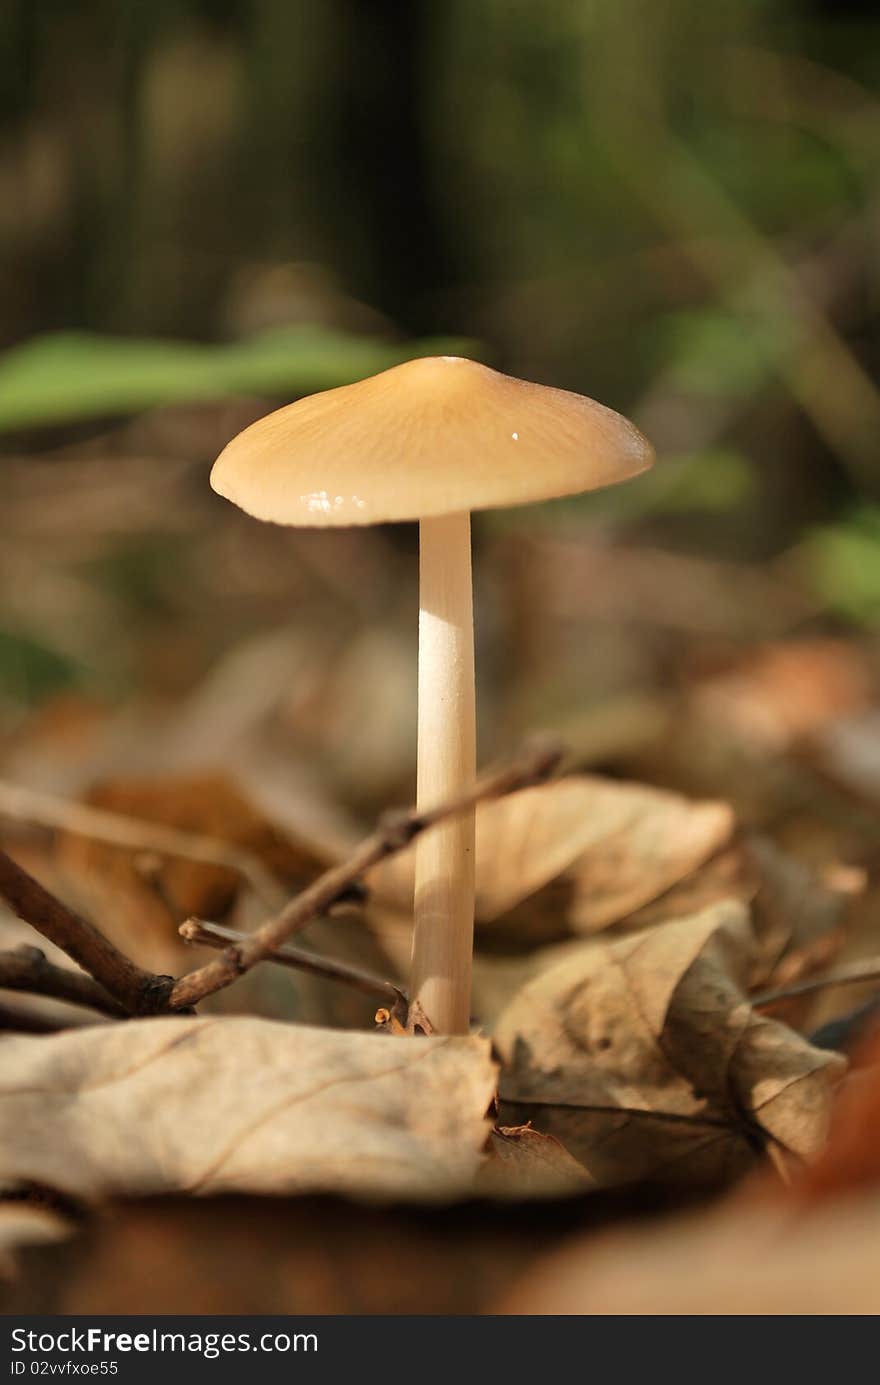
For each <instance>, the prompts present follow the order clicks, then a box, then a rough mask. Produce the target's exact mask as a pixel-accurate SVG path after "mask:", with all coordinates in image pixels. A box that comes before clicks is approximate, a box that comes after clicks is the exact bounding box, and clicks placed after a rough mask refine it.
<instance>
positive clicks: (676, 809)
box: [370, 774, 733, 939]
mask: <svg viewBox="0 0 880 1385" xmlns="http://www.w3.org/2000/svg"><path fill="white" fill-rule="evenodd" d="M732 830H733V814H732V812H731V810H730V808H729V807H728V806H727V805H726V804H724V803H714V802H700V803H698V802H693V801H691V800H689V799H687V798H684V797H682V795H681V794H676V793H670V792H668V791H667V790H665V789H656V788H651V787H649V786H648V785H644V784H623V783H620V782H618V781H617V780H613V779H603V778H601V777H600V776H598V775H588V774H582V775H573V776H571V777H570V778H566V779H559V780H555V781H553V782H551V783H549V784H541V785H538V786H536V787H534V788H530V789H523V790H522V791H521V792H520V793H515V794H510V795H509V796H508V797H506V798H502V799H497V800H495V801H493V802H488V803H481V804H480V805H479V806H478V808H477V829H476V831H477V847H476V859H477V866H476V889H477V901H476V915H477V922H478V923H481V924H484V925H486V924H495V923H497V924H498V925H499V926H502V925H503V927H504V928H509V929H512V930H515V931H517V932H519V933H525V934H526V935H527V936H530V937H533V938H545V939H546V938H554V937H557V938H558V937H562V936H565V935H566V934H570V933H581V934H583V933H593V932H597V931H598V930H599V929H602V928H605V927H607V926H608V925H609V924H611V923H615V922H617V920H619V919H621V918H624V917H626V915H628V914H630V913H632V912H633V910H635V909H638V908H640V907H641V906H642V905H644V904H647V903H648V902H649V901H650V900H652V899H656V898H657V896H658V895H661V894H663V893H664V892H665V891H666V890H668V889H670V887H671V886H673V885H674V884H676V882H677V881H679V880H681V879H683V878H684V877H685V876H687V875H689V874H690V873H691V872H692V871H693V870H695V869H696V867H697V866H699V865H701V864H702V863H703V862H704V861H705V860H707V859H708V858H709V857H710V856H711V855H712V854H713V853H714V852H715V851H717V850H718V849H719V847H721V846H722V845H723V844H724V843H725V842H726V841H727V839H728V838H729V836H730V834H731V832H732ZM370 883H371V885H372V887H373V889H374V890H375V892H376V894H377V895H380V896H382V895H384V896H387V897H388V898H389V899H392V898H393V899H397V900H400V901H404V900H411V899H412V855H411V853H406V854H405V855H401V856H400V857H398V858H396V859H395V860H392V861H389V862H388V863H386V864H385V865H383V866H382V867H380V868H379V869H378V870H377V871H375V872H374V873H373V876H372V878H371V882H370ZM514 911H515V913H514Z"/></svg>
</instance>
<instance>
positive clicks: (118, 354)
mask: <svg viewBox="0 0 880 1385" xmlns="http://www.w3.org/2000/svg"><path fill="white" fill-rule="evenodd" d="M468 349H469V348H468V344H467V343H462V342H454V341H446V340H444V341H430V342H416V343H413V344H411V345H409V346H407V348H406V349H400V348H395V347H394V346H390V345H386V344H385V343H382V342H377V341H372V340H370V339H369V338H358V337H355V336H352V335H351V334H350V333H345V332H340V331H333V330H330V329H329V328H324V327H314V326H309V327H291V328H276V329H275V330H274V331H268V332H263V333H261V334H260V335H259V336H255V337H251V338H248V339H247V340H245V341H242V342H235V343H232V344H230V345H228V346H196V345H190V344H188V343H184V342H175V341H145V340H141V339H137V338H134V339H126V338H111V337H99V336H95V335H93V334H88V333H84V332H55V333H51V334H49V335H47V336H43V337H37V338H36V339H35V340H33V341H30V342H27V343H26V344H25V345H24V346H20V347H17V348H16V349H15V350H13V351H8V352H7V353H6V355H5V356H4V357H3V358H2V359H0V429H9V428H21V427H22V426H29V425H34V424H44V423H57V422H63V421H67V420H72V419H86V418H94V417H103V416H106V415H113V414H124V413H133V412H136V411H138V410H140V409H145V408H148V407H150V406H152V405H157V404H173V403H192V402H193V401H198V400H206V399H222V398H224V397H226V396H229V395H235V394H251V393H252V394H270V395H271V394H287V393H290V394H311V393H313V392H314V391H315V390H324V389H330V388H332V387H333V386H334V385H344V384H349V383H350V382H351V381H352V380H358V379H361V378H362V377H363V376H365V375H372V374H374V373H375V372H376V371H379V370H387V369H388V367H389V366H392V365H396V364H397V363H398V362H399V361H401V360H405V359H408V358H409V357H410V356H413V355H415V356H420V355H433V354H435V353H436V354H444V353H445V354H463V353H464V352H465V351H467V350H468Z"/></svg>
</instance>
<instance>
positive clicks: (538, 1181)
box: [480, 1125, 593, 1198]
mask: <svg viewBox="0 0 880 1385" xmlns="http://www.w3.org/2000/svg"><path fill="white" fill-rule="evenodd" d="M489 1155H490V1157H489V1159H488V1161H487V1162H486V1164H485V1165H484V1167H483V1169H482V1171H481V1174H480V1186H481V1188H482V1189H483V1191H485V1192H490V1193H493V1194H494V1195H496V1196H500V1197H512V1198H525V1197H528V1198H532V1197H560V1196H563V1195H564V1194H567V1193H583V1192H586V1190H587V1189H588V1188H591V1187H592V1186H593V1180H592V1179H591V1178H590V1175H589V1174H588V1173H587V1171H586V1169H585V1168H584V1166H583V1164H579V1163H578V1161H577V1159H573V1158H572V1157H571V1155H570V1154H569V1152H568V1150H567V1149H566V1148H565V1147H564V1145H561V1144H560V1143H559V1141H558V1140H556V1139H554V1138H553V1136H552V1135H542V1134H541V1132H540V1131H539V1130H534V1129H533V1128H532V1126H531V1125H502V1126H499V1127H498V1128H497V1129H496V1130H493V1131H492V1136H491V1140H490V1144H489Z"/></svg>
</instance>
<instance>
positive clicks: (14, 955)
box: [0, 946, 128, 1019]
mask: <svg viewBox="0 0 880 1385" xmlns="http://www.w3.org/2000/svg"><path fill="white" fill-rule="evenodd" d="M0 989H2V990H5V991H26V992H28V993H29V994H30V995H45V996H51V997H52V998H53V999H54V1000H66V1001H69V1002H70V1004H71V1005H85V1006H88V1008H89V1009H90V1010H98V1011H100V1013H101V1014H102V1015H110V1016H112V1017H113V1018H114V1019H125V1018H126V1017H127V1014H128V1012H127V1011H126V1010H125V1009H124V1008H123V1007H122V1006H121V1005H120V1004H119V1002H118V1001H116V1000H114V999H113V997H112V996H111V995H108V993H107V991H105V990H104V987H103V986H100V985H99V984H98V982H97V981H94V980H93V979H92V977H91V976H87V975H86V973H85V972H84V971H71V970H70V969H69V968H68V967H57V966H55V964H54V963H53V962H50V961H49V960H48V959H47V957H46V954H45V953H44V952H42V951H41V950H40V948H38V947H27V946H25V947H17V948H15V950H14V951H11V952H0Z"/></svg>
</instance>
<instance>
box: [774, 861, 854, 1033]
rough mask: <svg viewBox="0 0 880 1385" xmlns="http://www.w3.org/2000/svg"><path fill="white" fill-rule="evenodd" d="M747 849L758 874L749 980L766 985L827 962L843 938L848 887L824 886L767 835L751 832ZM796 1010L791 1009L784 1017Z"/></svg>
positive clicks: (786, 982)
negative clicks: (754, 946) (754, 941)
mask: <svg viewBox="0 0 880 1385" xmlns="http://www.w3.org/2000/svg"><path fill="white" fill-rule="evenodd" d="M748 851H749V853H750V855H751V858H752V860H753V861H754V863H755V867H756V869H757V872H758V878H759V885H758V889H757V891H756V894H755V901H754V911H753V917H754V923H755V936H756V939H757V942H758V950H757V954H756V957H755V962H754V965H753V968H752V974H751V977H750V983H751V985H752V986H753V987H761V988H762V989H766V990H770V989H773V988H775V987H781V986H787V985H790V984H791V983H792V982H794V981H799V980H801V979H803V978H804V977H806V976H809V975H811V974H813V973H814V972H816V971H817V970H822V969H824V968H826V967H828V966H829V965H830V963H831V962H832V961H833V960H834V958H835V957H836V956H837V954H838V952H839V951H840V949H841V947H842V946H843V943H844V941H845V939H846V932H845V927H844V925H845V920H846V914H847V911H848V908H849V904H850V900H851V898H852V893H851V892H850V891H844V890H836V889H831V888H829V886H828V885H827V884H826V883H825V882H824V881H823V880H822V879H820V877H819V876H817V875H816V874H815V872H814V871H812V870H810V868H809V867H808V866H805V865H804V864H803V862H801V861H798V860H797V859H796V858H794V857H792V856H789V855H787V854H786V853H785V852H783V851H780V850H779V848H778V847H777V846H775V845H774V844H773V842H772V841H770V840H769V838H766V837H753V838H751V839H750V840H749V843H748ZM800 1013H801V1012H800V1011H799V1010H798V1009H796V1008H795V1009H792V1010H791V1011H790V1012H788V1013H787V1014H786V1018H789V1019H792V1018H793V1017H797V1016H798V1015H799V1014H800Z"/></svg>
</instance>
